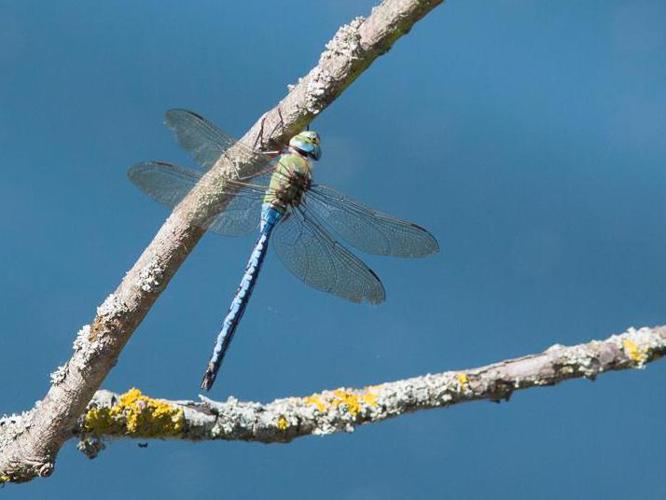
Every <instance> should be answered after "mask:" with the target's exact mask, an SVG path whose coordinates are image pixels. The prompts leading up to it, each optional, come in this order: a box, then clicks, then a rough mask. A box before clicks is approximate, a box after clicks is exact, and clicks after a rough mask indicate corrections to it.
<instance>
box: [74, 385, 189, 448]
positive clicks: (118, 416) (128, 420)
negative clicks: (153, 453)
mask: <svg viewBox="0 0 666 500" xmlns="http://www.w3.org/2000/svg"><path fill="white" fill-rule="evenodd" d="M184 423H185V417H184V415H183V410H182V409H180V408H175V407H173V406H172V405H171V404H169V403H167V402H166V401H162V400H159V399H153V398H150V397H148V396H144V395H143V394H141V391H140V390H139V389H135V388H132V389H130V390H129V391H127V392H126V393H125V394H122V395H121V396H120V398H119V400H118V402H117V403H116V404H115V405H113V406H112V407H111V408H97V407H92V408H90V409H89V410H88V411H87V412H86V414H85V416H84V430H85V432H87V433H90V434H96V435H126V436H133V437H169V436H177V435H179V434H180V433H181V432H182V430H183V425H184Z"/></svg>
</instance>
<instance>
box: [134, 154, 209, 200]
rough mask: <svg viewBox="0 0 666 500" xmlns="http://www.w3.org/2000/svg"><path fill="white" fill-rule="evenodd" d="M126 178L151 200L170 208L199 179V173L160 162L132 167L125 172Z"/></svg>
mask: <svg viewBox="0 0 666 500" xmlns="http://www.w3.org/2000/svg"><path fill="white" fill-rule="evenodd" d="M127 176H128V177H129V179H130V180H131V181H132V182H133V183H134V185H135V186H136V187H138V188H139V189H140V190H141V191H143V192H144V193H146V194H147V195H148V196H150V197H151V198H152V199H153V200H155V201H157V202H159V203H162V204H164V205H167V206H169V207H172V208H173V207H175V206H176V205H178V203H180V200H182V199H183V198H185V195H186V194H187V193H188V192H189V191H190V189H192V188H193V187H194V185H195V184H196V183H197V181H198V180H199V179H200V178H201V174H200V173H199V172H195V171H194V170H190V169H187V168H183V167H179V166H178V165H173V164H171V163H166V162H161V161H150V162H143V163H139V164H137V165H134V166H133V167H131V168H130V169H129V170H128V171H127Z"/></svg>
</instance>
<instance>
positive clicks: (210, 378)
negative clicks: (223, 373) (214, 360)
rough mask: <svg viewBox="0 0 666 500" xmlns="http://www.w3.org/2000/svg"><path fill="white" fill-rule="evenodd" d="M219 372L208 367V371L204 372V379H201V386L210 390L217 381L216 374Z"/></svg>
mask: <svg viewBox="0 0 666 500" xmlns="http://www.w3.org/2000/svg"><path fill="white" fill-rule="evenodd" d="M216 375H217V374H216V373H215V372H214V371H213V370H211V369H210V368H208V369H207V370H206V373H204V376H203V379H202V380H201V388H202V389H204V390H206V391H210V389H211V388H212V387H213V384H214V383H215V376H216Z"/></svg>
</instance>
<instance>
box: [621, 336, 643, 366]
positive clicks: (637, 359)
mask: <svg viewBox="0 0 666 500" xmlns="http://www.w3.org/2000/svg"><path fill="white" fill-rule="evenodd" d="M622 347H623V348H624V352H625V353H626V354H627V356H629V357H630V358H631V360H632V361H633V362H634V363H636V364H637V365H642V364H643V363H645V361H647V353H646V352H645V350H644V349H641V348H639V347H638V345H637V344H636V342H634V341H633V340H631V339H624V341H623V342H622Z"/></svg>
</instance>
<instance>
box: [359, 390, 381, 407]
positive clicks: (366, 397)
mask: <svg viewBox="0 0 666 500" xmlns="http://www.w3.org/2000/svg"><path fill="white" fill-rule="evenodd" d="M361 397H362V398H363V402H364V403H365V404H366V405H368V406H377V395H376V394H375V393H374V392H372V391H370V390H368V391H367V392H366V393H365V394H362V395H361Z"/></svg>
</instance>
